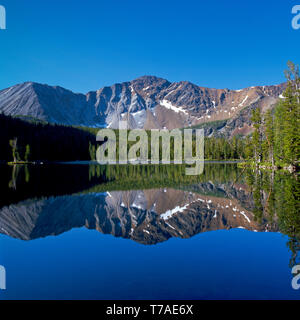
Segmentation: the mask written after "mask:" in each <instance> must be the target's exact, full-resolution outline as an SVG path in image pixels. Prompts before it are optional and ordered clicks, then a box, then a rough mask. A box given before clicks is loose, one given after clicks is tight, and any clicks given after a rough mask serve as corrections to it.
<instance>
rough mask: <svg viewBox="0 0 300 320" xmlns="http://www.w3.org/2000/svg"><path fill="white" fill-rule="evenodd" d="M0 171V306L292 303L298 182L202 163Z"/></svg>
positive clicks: (298, 294)
mask: <svg viewBox="0 0 300 320" xmlns="http://www.w3.org/2000/svg"><path fill="white" fill-rule="evenodd" d="M184 169H185V168H184V166H178V165H169V166H167V165H162V166H153V165H144V166H127V165H126V166H125V165H123V166H98V165H95V164H92V165H89V164H80V165H77V164H60V165H44V166H15V167H8V166H0V174H1V177H2V179H1V181H0V192H1V198H0V264H1V265H4V266H5V268H6V270H7V290H6V291H1V292H0V297H1V299H299V298H300V291H296V290H294V289H293V288H292V286H291V280H292V277H293V275H292V273H291V268H292V267H293V266H294V265H295V264H297V263H299V255H298V252H299V230H300V228H299V226H300V219H299V211H298V206H299V198H298V197H299V182H298V180H297V179H296V178H295V177H293V176H290V175H286V174H280V173H276V174H268V173H262V172H253V171H248V170H242V169H239V168H238V167H237V164H234V163H230V164H229V163H228V164H218V163H214V164H206V165H205V170H204V173H203V174H202V175H201V176H193V177H190V176H186V175H185V171H184Z"/></svg>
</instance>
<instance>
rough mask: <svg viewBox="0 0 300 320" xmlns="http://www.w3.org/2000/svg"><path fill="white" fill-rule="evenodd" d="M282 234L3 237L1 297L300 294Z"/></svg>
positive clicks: (285, 296)
mask: <svg viewBox="0 0 300 320" xmlns="http://www.w3.org/2000/svg"><path fill="white" fill-rule="evenodd" d="M286 241H287V239H286V237H284V236H282V235H281V234H279V233H267V232H265V233H256V232H251V231H247V230H240V229H234V230H230V231H227V230H220V231H212V232H207V233H203V234H200V235H197V236H195V237H193V238H190V239H184V240H182V239H170V240H169V241H166V242H163V243H160V244H157V245H153V246H145V245H142V244H138V243H136V242H133V241H130V240H126V239H120V238H115V237H113V236H110V235H103V234H100V233H99V232H97V231H91V230H87V229H84V228H82V229H75V230H72V231H70V232H67V233H65V234H62V235H60V236H57V237H47V238H45V239H38V240H34V241H30V242H25V241H21V240H15V239H11V238H8V237H6V236H0V248H1V255H0V263H2V264H3V265H5V267H6V270H7V290H6V291H2V292H1V293H0V294H1V299H299V298H300V291H295V290H293V289H292V287H291V279H292V275H291V271H290V268H289V267H288V261H289V258H290V253H289V252H288V250H287V247H286Z"/></svg>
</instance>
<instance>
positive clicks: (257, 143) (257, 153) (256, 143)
mask: <svg viewBox="0 0 300 320" xmlns="http://www.w3.org/2000/svg"><path fill="white" fill-rule="evenodd" d="M251 121H252V122H253V126H254V128H255V130H254V132H253V137H252V142H253V148H254V157H255V161H256V163H260V162H261V160H262V128H261V124H262V118H261V112H260V109H259V108H256V109H255V110H253V111H252V117H251Z"/></svg>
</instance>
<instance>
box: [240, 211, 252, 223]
mask: <svg viewBox="0 0 300 320" xmlns="http://www.w3.org/2000/svg"><path fill="white" fill-rule="evenodd" d="M240 214H241V215H243V216H244V217H245V219H246V220H247V221H248V222H249V223H250V219H249V218H248V217H247V216H246V215H245V212H244V211H241V212H240Z"/></svg>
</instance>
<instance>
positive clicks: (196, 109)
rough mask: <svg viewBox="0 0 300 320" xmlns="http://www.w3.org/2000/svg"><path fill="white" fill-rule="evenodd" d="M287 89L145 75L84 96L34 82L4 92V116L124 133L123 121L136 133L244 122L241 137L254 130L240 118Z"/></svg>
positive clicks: (0, 106)
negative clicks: (220, 86) (212, 84)
mask: <svg viewBox="0 0 300 320" xmlns="http://www.w3.org/2000/svg"><path fill="white" fill-rule="evenodd" d="M285 88H286V83H281V84H279V85H270V86H252V87H248V88H244V89H240V90H230V89H214V88H206V87H200V86H198V85H196V84H193V83H191V82H189V81H180V82H170V81H168V80H166V79H163V78H159V77H156V76H152V75H151V76H148V75H144V76H141V77H139V78H136V79H134V80H132V81H127V82H122V83H115V84H113V85H112V86H105V87H103V88H100V89H98V90H96V91H89V92H88V93H86V94H83V93H74V92H73V91H71V90H68V89H65V88H63V87H60V86H50V85H47V84H40V83H37V82H31V81H28V82H24V83H21V84H17V85H15V86H12V87H9V88H6V89H3V90H1V91H0V112H3V113H4V114H6V115H12V116H30V117H33V118H37V119H39V120H44V121H47V122H50V123H57V124H65V125H80V126H90V127H110V128H118V123H119V121H120V120H127V121H128V123H129V128H131V129H133V128H140V129H142V128H143V129H163V128H167V129H174V128H183V127H190V126H197V125H201V124H203V123H210V122H213V121H218V120H226V121H228V120H229V122H230V120H240V121H235V124H234V125H231V128H230V130H229V129H228V130H229V131H228V130H227V131H228V132H229V134H239V133H241V132H242V133H243V132H245V133H248V132H249V130H250V124H249V120H250V119H249V115H248V114H247V115H244V118H245V119H243V118H241V117H240V113H241V112H242V111H243V110H244V109H245V108H248V107H251V106H252V108H256V107H260V108H262V109H263V110H267V109H269V108H270V107H273V106H274V105H275V104H276V103H277V101H279V99H280V98H283V96H282V94H283V91H284V90H285ZM231 122H232V121H231ZM231 124H232V123H231ZM229 127H230V126H229ZM223 131H226V130H223ZM250 131H251V130H250ZM228 132H227V133H228Z"/></svg>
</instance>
